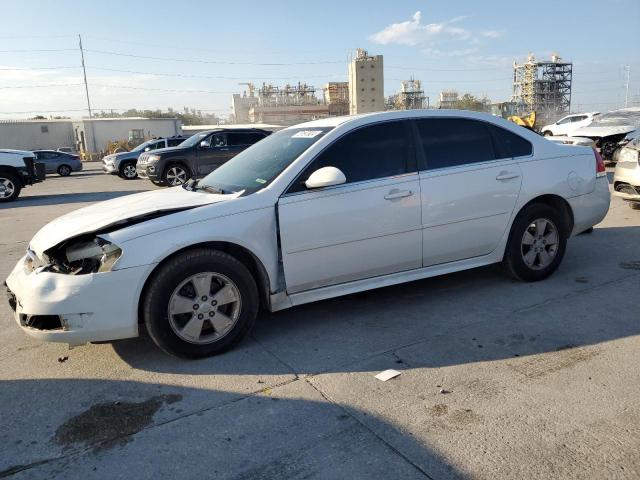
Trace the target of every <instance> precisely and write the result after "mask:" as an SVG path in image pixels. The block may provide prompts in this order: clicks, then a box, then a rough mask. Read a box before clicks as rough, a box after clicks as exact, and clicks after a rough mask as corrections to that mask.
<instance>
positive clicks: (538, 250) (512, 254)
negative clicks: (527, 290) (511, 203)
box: [502, 204, 568, 282]
mask: <svg viewBox="0 0 640 480" xmlns="http://www.w3.org/2000/svg"><path fill="white" fill-rule="evenodd" d="M567 233H568V232H567V231H566V226H565V225H564V222H563V219H562V217H561V215H559V214H558V213H557V212H556V210H555V209H553V208H551V207H550V206H548V205H544V204H533V205H529V206H528V207H526V208H525V209H524V210H522V211H521V212H520V213H519V214H518V216H517V217H516V219H515V220H514V222H513V225H512V227H511V232H510V234H509V240H508V242H507V248H506V250H505V254H504V259H503V261H502V263H503V266H504V267H505V269H506V271H507V272H508V273H509V274H510V275H511V276H512V277H514V278H516V279H519V280H524V281H526V282H536V281H538V280H543V279H545V278H547V277H548V276H549V275H551V274H552V273H553V272H555V271H556V269H557V268H558V266H559V265H560V262H561V261H562V257H563V256H564V252H565V249H566V245H567Z"/></svg>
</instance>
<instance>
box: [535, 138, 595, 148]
mask: <svg viewBox="0 0 640 480" xmlns="http://www.w3.org/2000/svg"><path fill="white" fill-rule="evenodd" d="M545 138H546V139H547V140H549V141H550V142H553V143H558V144H560V145H582V146H583V147H591V148H596V142H594V141H593V140H591V139H590V138H583V137H567V136H558V137H548V136H547V137H545Z"/></svg>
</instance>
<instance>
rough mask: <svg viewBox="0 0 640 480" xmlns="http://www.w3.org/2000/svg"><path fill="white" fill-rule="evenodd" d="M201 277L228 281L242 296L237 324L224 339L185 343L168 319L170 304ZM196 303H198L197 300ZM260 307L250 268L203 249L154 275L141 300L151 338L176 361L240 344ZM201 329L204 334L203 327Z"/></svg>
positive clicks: (186, 254) (176, 259)
mask: <svg viewBox="0 0 640 480" xmlns="http://www.w3.org/2000/svg"><path fill="white" fill-rule="evenodd" d="M200 273H202V274H204V273H214V274H219V275H222V276H225V277H227V278H228V279H230V280H231V281H232V282H233V284H234V285H235V286H236V287H237V291H238V292H239V295H240V300H239V302H238V303H239V314H238V317H237V320H236V321H235V324H233V326H232V327H231V328H230V330H229V331H228V332H227V333H225V334H224V335H223V336H222V337H221V338H219V339H216V340H213V341H211V342H210V343H205V344H202V343H192V342H189V341H187V340H185V339H183V338H182V337H181V336H179V335H178V334H177V332H176V330H175V327H174V326H173V324H172V322H170V319H169V303H170V299H171V297H172V295H173V294H174V292H175V290H176V289H177V288H178V287H179V286H180V284H181V283H183V282H185V280H187V279H189V277H191V276H193V275H197V274H200ZM210 291H211V290H210ZM194 295H195V297H197V294H194ZM211 295H212V296H213V295H214V294H211ZM210 298H213V297H210ZM193 301H196V302H197V301H198V298H194V300H193ZM259 304H260V302H259V296H258V288H257V286H256V282H255V280H254V278H253V277H252V275H251V273H250V272H249V270H248V269H247V267H245V266H244V265H243V264H242V263H241V262H239V261H238V260H237V259H236V258H235V257H232V256H231V255H229V254H227V253H224V252H221V251H218V250H212V249H205V248H201V249H194V250H190V251H187V252H183V253H180V254H178V255H176V256H175V257H173V258H171V259H170V260H168V261H167V263H166V264H164V265H162V266H161V267H160V269H159V270H158V271H157V272H155V273H154V275H153V277H152V278H151V279H150V280H149V283H148V287H147V289H146V292H145V294H144V297H143V298H142V315H143V319H144V323H145V325H146V327H147V331H148V332H149V336H150V337H151V338H152V339H153V341H154V342H155V343H156V345H158V346H159V347H160V348H161V349H162V350H164V351H165V352H167V353H169V354H171V355H175V356H177V357H183V358H203V357H209V356H212V355H216V354H219V353H222V352H224V351H226V350H229V349H230V348H232V347H233V346H234V345H235V344H237V343H238V342H239V341H240V340H241V339H242V338H243V337H244V336H245V335H246V334H247V333H248V332H249V331H250V330H251V327H253V324H254V322H255V319H256V316H257V314H258V308H259ZM218 308H220V307H218ZM193 315H195V313H194V314H193ZM191 318H193V316H192V317H191ZM187 321H188V320H187ZM205 322H206V318H205ZM202 325H203V326H204V328H205V329H206V328H209V330H211V329H212V327H213V324H211V323H209V324H207V323H202ZM200 328H201V330H200V331H202V328H203V327H200Z"/></svg>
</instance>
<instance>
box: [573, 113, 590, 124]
mask: <svg viewBox="0 0 640 480" xmlns="http://www.w3.org/2000/svg"><path fill="white" fill-rule="evenodd" d="M586 119H587V117H586V115H578V116H576V117H573V119H572V120H571V123H574V122H581V121H583V120H586Z"/></svg>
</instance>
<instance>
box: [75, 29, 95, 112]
mask: <svg viewBox="0 0 640 480" xmlns="http://www.w3.org/2000/svg"><path fill="white" fill-rule="evenodd" d="M78 39H79V40H80V57H81V58H82V72H83V73H84V91H85V92H86V93H87V108H88V109H89V118H91V117H92V115H91V102H89V87H88V86H87V69H86V68H85V67H84V51H83V50H82V37H81V36H80V34H78Z"/></svg>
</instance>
